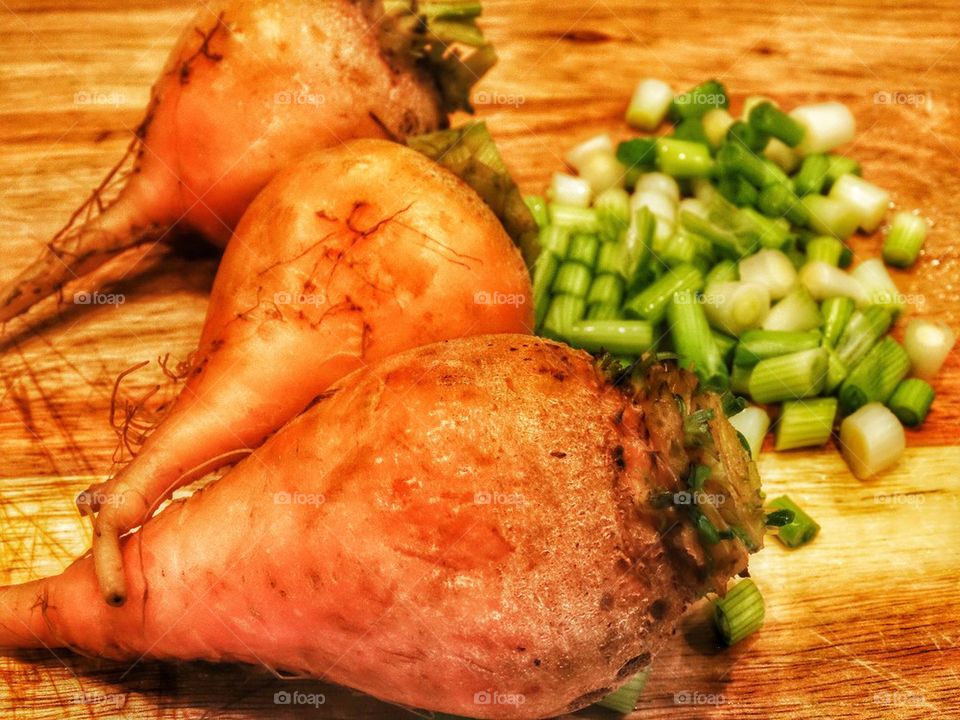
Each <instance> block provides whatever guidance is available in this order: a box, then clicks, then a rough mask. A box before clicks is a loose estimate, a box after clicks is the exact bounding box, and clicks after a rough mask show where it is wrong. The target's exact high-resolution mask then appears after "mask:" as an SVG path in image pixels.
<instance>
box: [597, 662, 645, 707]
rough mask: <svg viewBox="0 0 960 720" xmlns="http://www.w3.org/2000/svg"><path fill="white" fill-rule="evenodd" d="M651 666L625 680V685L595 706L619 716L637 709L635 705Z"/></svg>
mask: <svg viewBox="0 0 960 720" xmlns="http://www.w3.org/2000/svg"><path fill="white" fill-rule="evenodd" d="M651 669H652V666H648V667H646V668H644V669H643V670H641V671H640V672H638V673H637V674H636V675H634V676H633V677H632V678H630V679H629V680H627V683H626V685H623V686H622V687H621V688H620V689H618V690H614V691H613V692H612V693H610V694H609V695H607V696H606V697H605V698H603V700H600V701H599V702H597V705H599V706H600V707H604V708H606V709H607V710H613V711H614V712H617V713H620V714H621V715H629V714H630V713H632V712H633V711H634V710H636V709H637V703H638V702H639V701H640V695H641V694H642V693H643V688H644V687H646V684H647V678H649V677H650V670H651Z"/></svg>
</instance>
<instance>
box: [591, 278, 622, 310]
mask: <svg viewBox="0 0 960 720" xmlns="http://www.w3.org/2000/svg"><path fill="white" fill-rule="evenodd" d="M622 301H623V278H622V277H620V276H619V275H614V274H611V273H607V274H604V275H597V276H596V277H595V278H594V279H593V283H592V284H591V285H590V290H589V291H588V292H587V305H594V304H597V303H600V304H604V305H614V306H617V307H619V305H620V303H621V302H622Z"/></svg>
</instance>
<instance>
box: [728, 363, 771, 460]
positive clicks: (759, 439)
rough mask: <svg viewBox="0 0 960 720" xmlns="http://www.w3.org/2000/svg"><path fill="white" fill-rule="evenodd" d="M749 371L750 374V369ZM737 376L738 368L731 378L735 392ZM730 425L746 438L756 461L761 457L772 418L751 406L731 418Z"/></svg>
mask: <svg viewBox="0 0 960 720" xmlns="http://www.w3.org/2000/svg"><path fill="white" fill-rule="evenodd" d="M747 371H748V372H749V369H748V370H747ZM736 374H737V368H734V370H733V375H731V377H730V385H731V389H732V390H734V392H736V388H734V387H733V380H734V376H735V375H736ZM730 424H731V425H733V427H734V429H735V430H736V431H737V432H739V433H740V434H741V435H742V436H743V437H745V438H746V440H747V444H748V445H749V446H750V455H751V456H752V457H753V459H754V460H756V459H757V457H758V456H759V455H760V450H761V448H763V439H764V438H765V437H766V435H767V431H768V430H769V429H770V416H769V415H767V413H766V411H765V410H764V409H763V408H760V407H757V406H756V405H749V406H747V407H745V408H744V409H743V410H741V411H740V412H738V413H737V414H736V415H733V416H731V417H730Z"/></svg>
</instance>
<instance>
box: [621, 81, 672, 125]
mask: <svg viewBox="0 0 960 720" xmlns="http://www.w3.org/2000/svg"><path fill="white" fill-rule="evenodd" d="M672 102H673V88H671V87H670V86H669V85H668V84H667V83H665V82H664V81H663V80H658V79H656V78H646V79H645V80H641V81H640V82H639V83H637V87H636V89H635V90H634V91H633V97H632V98H631V99H630V105H629V106H628V107H627V124H628V125H629V126H630V127H634V128H637V129H638V130H646V131H647V132H649V131H651V130H656V129H657V128H658V127H660V123H662V122H663V119H664V118H665V117H666V116H667V110H669V109H670V104H671V103H672Z"/></svg>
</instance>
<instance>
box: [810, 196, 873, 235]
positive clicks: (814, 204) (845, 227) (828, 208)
mask: <svg viewBox="0 0 960 720" xmlns="http://www.w3.org/2000/svg"><path fill="white" fill-rule="evenodd" d="M800 203H801V204H802V205H803V207H804V208H805V209H806V211H807V215H808V216H809V226H810V229H811V230H813V231H815V232H817V233H820V234H821V235H833V236H834V237H836V238H840V239H841V240H845V239H847V238H848V237H850V236H851V235H853V233H854V232H856V230H857V226H858V225H859V224H860V218H859V216H858V215H857V212H856V210H854V209H853V208H851V207H850V206H849V205H846V204H844V203H842V202H839V201H837V200H834V199H833V198H829V197H825V196H823V195H805V196H804V197H803V198H801V200H800Z"/></svg>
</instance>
